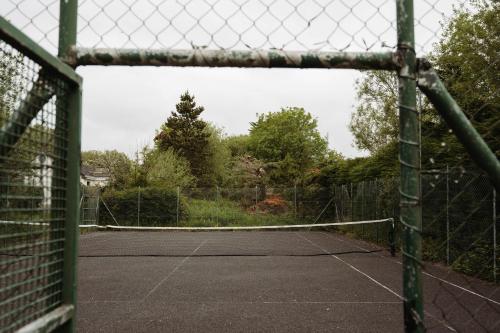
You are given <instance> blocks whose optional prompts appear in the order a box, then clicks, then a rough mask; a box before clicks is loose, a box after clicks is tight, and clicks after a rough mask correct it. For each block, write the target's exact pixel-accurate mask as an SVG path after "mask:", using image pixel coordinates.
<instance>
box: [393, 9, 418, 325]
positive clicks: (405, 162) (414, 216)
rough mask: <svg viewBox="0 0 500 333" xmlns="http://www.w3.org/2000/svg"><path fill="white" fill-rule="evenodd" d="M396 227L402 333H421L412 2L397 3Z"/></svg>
mask: <svg viewBox="0 0 500 333" xmlns="http://www.w3.org/2000/svg"><path fill="white" fill-rule="evenodd" d="M396 8H397V30H398V50H397V56H398V63H399V64H400V68H399V72H398V76H399V124H400V125H399V132H400V134H399V136H400V140H399V159H400V168H401V185H400V207H401V209H400V223H401V224H402V227H403V233H402V251H401V252H402V254H403V310H404V325H405V331H406V332H418V333H420V332H424V331H425V326H424V310H423V293H422V272H421V267H420V265H421V261H422V236H421V229H422V200H421V196H422V194H421V188H420V186H421V185H420V128H419V114H418V110H417V98H416V81H415V80H416V55H415V33H414V20H413V0H397V1H396Z"/></svg>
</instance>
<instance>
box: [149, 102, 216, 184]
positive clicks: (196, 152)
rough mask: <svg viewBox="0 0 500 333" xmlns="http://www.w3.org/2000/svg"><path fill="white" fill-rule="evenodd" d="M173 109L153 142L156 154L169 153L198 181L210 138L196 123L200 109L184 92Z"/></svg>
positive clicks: (205, 124)
mask: <svg viewBox="0 0 500 333" xmlns="http://www.w3.org/2000/svg"><path fill="white" fill-rule="evenodd" d="M175 109H176V111H173V112H172V115H171V116H170V117H168V118H167V121H166V122H165V123H164V124H163V125H162V126H161V128H160V131H159V132H158V134H157V135H156V137H155V138H154V141H155V144H156V147H157V148H158V149H159V150H160V151H167V150H168V149H173V151H175V153H176V154H178V155H179V156H181V157H183V158H185V159H186V160H187V161H188V162H189V166H190V168H191V173H192V174H193V175H194V176H195V177H196V178H202V176H203V172H204V171H205V167H204V165H205V162H206V160H207V156H206V152H207V151H206V150H207V146H208V144H209V141H208V138H209V136H210V133H209V132H207V130H206V128H207V123H206V122H204V121H203V120H201V119H199V117H200V115H201V113H202V112H203V111H204V108H203V107H202V106H196V102H195V101H194V96H191V95H190V94H189V92H185V93H184V94H182V95H181V100H180V102H179V103H178V104H177V105H176V106H175Z"/></svg>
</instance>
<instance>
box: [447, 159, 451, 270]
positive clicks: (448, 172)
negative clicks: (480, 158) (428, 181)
mask: <svg viewBox="0 0 500 333" xmlns="http://www.w3.org/2000/svg"><path fill="white" fill-rule="evenodd" d="M446 265H447V266H449V265H450V169H449V167H448V164H446Z"/></svg>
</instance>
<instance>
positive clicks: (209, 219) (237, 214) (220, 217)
mask: <svg viewBox="0 0 500 333" xmlns="http://www.w3.org/2000/svg"><path fill="white" fill-rule="evenodd" d="M187 210H188V218H187V220H184V221H181V224H180V225H181V226H185V227H217V226H219V227H226V226H228V227H234V226H263V225H280V224H300V223H302V222H303V221H301V220H300V219H296V218H295V217H294V216H293V213H292V214H290V213H283V214H271V213H265V212H261V211H258V210H255V208H254V207H251V208H249V209H245V208H243V207H241V206H240V205H239V204H238V203H236V202H234V201H230V200H227V199H220V200H217V201H209V200H199V199H189V200H188V202H187Z"/></svg>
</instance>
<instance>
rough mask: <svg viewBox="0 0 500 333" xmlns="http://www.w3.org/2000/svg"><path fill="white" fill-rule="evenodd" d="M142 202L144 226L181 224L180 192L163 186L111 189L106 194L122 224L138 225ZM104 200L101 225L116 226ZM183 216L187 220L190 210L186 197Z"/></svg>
mask: <svg viewBox="0 0 500 333" xmlns="http://www.w3.org/2000/svg"><path fill="white" fill-rule="evenodd" d="M139 196H140V200H141V206H140V214H141V215H140V218H141V225H142V226H173V225H175V224H176V221H177V192H176V191H175V190H171V189H166V188H162V187H146V188H129V189H126V190H108V191H105V192H104V193H103V194H102V199H103V200H102V201H104V202H105V203H106V204H107V206H108V208H109V210H110V211H111V212H112V213H113V216H114V217H115V218H116V220H117V221H118V223H119V224H120V225H124V226H127V225H137V214H138V200H139ZM102 201H101V203H100V206H99V211H100V214H99V219H100V221H99V223H100V224H110V225H114V220H113V218H112V217H111V214H109V212H108V210H107V208H106V207H105V206H104V204H103V202H102ZM179 214H180V217H181V218H186V216H187V215H186V214H187V210H186V204H185V201H184V199H183V198H181V200H180V205H179Z"/></svg>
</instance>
